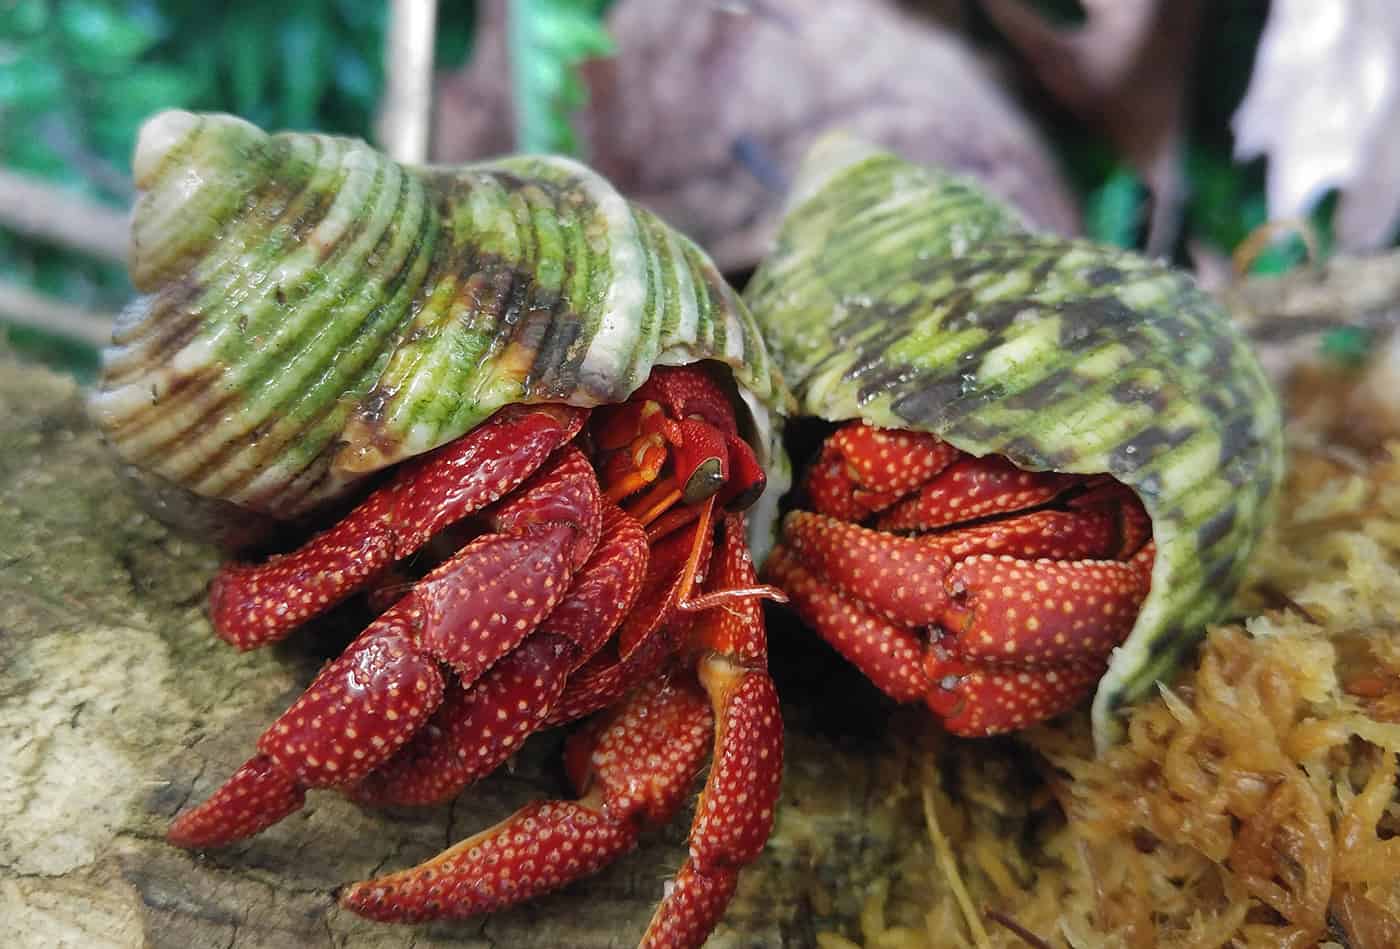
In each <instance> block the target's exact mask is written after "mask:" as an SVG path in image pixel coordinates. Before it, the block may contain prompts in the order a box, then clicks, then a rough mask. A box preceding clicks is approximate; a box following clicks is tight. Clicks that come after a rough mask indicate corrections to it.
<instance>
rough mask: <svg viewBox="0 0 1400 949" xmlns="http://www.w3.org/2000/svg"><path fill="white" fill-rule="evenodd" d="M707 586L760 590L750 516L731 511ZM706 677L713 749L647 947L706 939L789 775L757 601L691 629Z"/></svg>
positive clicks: (734, 604) (762, 840)
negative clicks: (748, 535) (679, 861)
mask: <svg viewBox="0 0 1400 949" xmlns="http://www.w3.org/2000/svg"><path fill="white" fill-rule="evenodd" d="M721 531H722V533H723V536H722V538H721V541H720V545H719V547H718V549H717V551H716V554H715V561H716V563H715V565H714V570H713V573H712V575H711V577H710V580H709V582H708V583H707V584H706V588H707V590H709V591H713V590H737V589H745V588H753V587H755V586H757V584H758V580H757V578H756V577H755V575H754V568H753V561H752V559H751V558H750V556H749V551H748V548H747V546H746V545H745V543H744V517H743V515H742V514H729V515H726V516H725V517H724V521H723V524H722V526H721ZM691 641H692V646H693V647H694V648H695V649H696V650H698V651H699V655H700V660H699V668H698V670H697V671H698V674H699V679H700V682H701V684H702V685H703V686H704V688H705V692H706V693H707V694H708V696H709V699H710V704H711V707H712V708H713V709H714V719H715V739H714V741H715V748H714V756H713V757H714V760H713V763H712V764H711V766H710V774H709V777H708V779H707V780H706V782H705V790H704V791H703V792H701V794H700V801H699V803H698V804H697V805H696V808H695V820H694V822H693V823H692V824H691V828H690V855H689V857H687V859H686V861H685V863H684V864H683V865H682V866H681V869H680V872H679V873H678V874H677V875H676V879H675V881H674V883H673V884H672V885H671V886H670V888H669V889H668V891H667V893H666V896H665V898H664V899H663V900H662V901H661V904H660V905H659V906H658V907H657V908H656V914H655V915H654V916H653V917H652V920H651V924H650V925H649V926H648V927H647V931H646V935H645V936H644V937H643V939H642V943H641V945H642V946H643V947H645V949H684V947H694V946H699V945H701V944H702V943H703V942H704V941H705V938H706V937H707V936H709V934H710V931H711V930H713V929H714V927H715V925H716V924H717V923H718V922H719V920H720V918H721V917H722V916H723V915H724V910H725V908H726V907H727V906H728V905H729V900H730V898H731V897H732V896H733V895H734V888H735V886H736V885H737V884H738V880H739V870H740V869H742V868H743V867H744V866H745V865H747V864H749V863H751V862H753V860H754V859H755V858H756V857H757V856H758V855H759V853H760V852H761V851H762V850H763V846H764V844H766V843H767V841H768V835H769V834H770V833H771V832H772V830H773V814H774V811H775V809H776V807H777V803H778V792H779V789H780V786H781V783H782V776H783V722H782V715H781V714H780V712H779V709H778V694H777V690H776V689H775V688H774V687H773V680H772V679H770V678H769V677H768V641H767V636H766V634H765V631H764V626H763V613H762V609H761V606H760V604H759V598H758V597H748V598H745V599H739V600H734V601H731V602H729V603H726V604H725V605H724V606H723V607H720V608H717V609H710V610H706V611H704V612H703V613H701V614H700V615H699V618H698V619H697V620H696V622H695V626H694V628H693V630H692V633H691Z"/></svg>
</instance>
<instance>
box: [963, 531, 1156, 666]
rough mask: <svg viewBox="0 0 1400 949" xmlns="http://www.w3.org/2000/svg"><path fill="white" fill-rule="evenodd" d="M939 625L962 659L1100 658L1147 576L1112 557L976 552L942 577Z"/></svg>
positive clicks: (1114, 641) (1126, 625)
mask: <svg viewBox="0 0 1400 949" xmlns="http://www.w3.org/2000/svg"><path fill="white" fill-rule="evenodd" d="M947 587H948V592H949V595H950V596H949V600H948V605H947V607H946V609H944V611H943V617H942V625H943V627H944V628H945V629H947V630H949V632H950V634H951V635H953V636H954V637H955V638H956V640H957V643H958V652H959V654H960V655H962V656H963V657H964V658H966V659H969V660H978V661H992V662H1015V663H1016V664H1017V665H1025V666H1037V665H1049V664H1056V663H1062V662H1070V661H1076V660H1081V659H1096V658H1099V657H1103V656H1107V655H1108V653H1109V652H1110V651H1111V650H1112V649H1113V647H1114V646H1117V645H1118V644H1119V643H1120V642H1122V641H1123V639H1124V638H1125V637H1126V636H1127V635H1128V633H1129V631H1131V630H1132V628H1133V623H1134V622H1136V620H1137V614H1138V610H1139V609H1140V608H1141V606H1142V601H1143V600H1144V599H1145V598H1146V596H1147V589H1148V579H1147V577H1146V576H1144V574H1143V571H1142V570H1140V569H1139V568H1137V567H1136V566H1135V565H1133V564H1131V563H1125V562H1123V561H1118V560H1072V561H1058V560H1016V559H1014V558H1012V557H1006V556H1001V557H996V556H993V555H991V554H981V555H979V556H976V557H970V558H968V559H967V560H964V561H962V562H961V563H959V564H957V565H956V566H955V567H954V568H953V570H952V572H951V573H950V574H949V575H948V580H947Z"/></svg>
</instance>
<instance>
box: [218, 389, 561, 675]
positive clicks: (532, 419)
mask: <svg viewBox="0 0 1400 949" xmlns="http://www.w3.org/2000/svg"><path fill="white" fill-rule="evenodd" d="M586 417H587V412H586V411H585V410H583V409H575V408H570V407H568V406H556V405H548V406H511V407H508V408H505V409H502V410H501V411H499V412H497V413H496V414H495V415H493V416H492V417H491V418H490V420H488V421H487V422H486V423H484V424H483V425H481V426H480V427H478V428H476V429H474V430H473V431H471V432H469V433H468V434H466V435H464V436H462V437H461V438H459V439H457V440H456V441H454V442H452V443H451V444H449V445H447V446H444V447H443V448H441V449H439V450H438V451H436V452H434V453H432V454H431V455H427V456H425V457H424V458H422V459H419V460H417V461H415V462H412V463H410V464H408V465H405V466H404V467H403V468H402V469H400V470H399V472H398V473H397V474H396V475H395V476H394V478H393V479H392V480H391V481H390V482H389V483H388V484H386V485H384V486H383V487H380V488H379V489H377V490H376V491H374V492H373V493H372V494H370V496H369V497H368V498H366V499H365V500H364V501H363V502H362V503H361V504H360V505H359V506H358V507H356V508H355V510H353V511H351V512H350V514H348V515H346V517H345V518H344V519H343V520H341V521H340V522H339V523H338V524H336V525H335V526H334V527H332V528H330V529H329V530H327V531H325V532H324V533H321V534H318V535H317V536H316V537H314V538H312V539H311V540H310V541H308V542H307V543H306V544H305V545H304V546H302V547H301V548H300V549H299V550H296V551H294V552H292V553H288V554H283V555H279V556H274V557H272V558H271V559H270V560H268V561H267V562H265V563H261V564H230V565H228V566H226V567H224V568H223V569H222V570H221V571H220V572H219V575H218V576H217V577H215V578H214V581H213V583H212V584H211V585H210V589H209V606H210V618H211V620H212V621H213V624H214V629H215V631H216V632H217V633H218V634H219V636H220V637H222V638H223V639H224V640H225V641H227V642H228V643H230V644H232V645H233V646H235V647H237V648H238V649H253V648H255V647H257V646H263V645H266V644H268V643H272V642H276V641H278V640H280V639H283V638H285V637H286V636H287V635H288V634H289V633H290V632H291V631H292V630H293V629H295V628H296V627H297V626H299V625H300V624H302V623H304V622H305V621H306V620H308V619H310V618H311V617H313V616H316V615H317V614H319V613H322V612H324V611H325V610H327V609H330V607H332V606H334V605H335V604H336V603H338V602H340V601H341V600H343V599H345V598H346V597H347V596H349V595H350V594H352V593H354V592H356V591H357V590H359V589H361V588H363V587H365V586H367V585H368V584H369V583H371V582H372V581H373V580H374V578H375V577H377V576H378V575H379V574H381V573H382V572H383V571H384V570H386V569H387V568H388V567H389V566H390V565H391V564H392V563H394V562H395V561H396V560H400V559H402V558H403V557H406V556H408V555H409V554H411V553H413V552H414V551H415V550H417V549H418V548H419V547H421V546H422V545H423V544H424V543H426V542H427V540H428V538H430V537H431V536H432V535H433V534H434V533H435V532H437V531H438V530H440V529H441V528H443V527H445V526H446V525H448V524H450V523H452V522H453V521H456V520H458V519H460V518H462V517H464V516H466V515H467V514H470V513H472V512H474V511H478V510H480V509H481V508H484V507H485V506H487V505H488V504H491V503H493V502H495V501H496V500H498V499H500V498H502V497H504V496H505V495H506V493H507V492H509V491H511V490H512V489H514V488H516V487H517V486H518V485H519V484H520V483H521V482H523V481H524V480H525V479H526V478H528V477H529V476H530V475H531V474H532V473H533V472H534V471H535V470H536V469H538V468H539V467H540V465H541V464H543V463H544V461H545V459H547V458H548V457H549V456H550V455H551V454H552V453H553V452H554V451H556V450H557V449H558V448H559V447H560V446H561V445H564V444H565V443H566V442H568V441H569V440H570V439H571V438H573V437H574V435H576V434H577V433H578V431H579V429H580V428H581V427H582V425H583V421H584V419H585V418H586Z"/></svg>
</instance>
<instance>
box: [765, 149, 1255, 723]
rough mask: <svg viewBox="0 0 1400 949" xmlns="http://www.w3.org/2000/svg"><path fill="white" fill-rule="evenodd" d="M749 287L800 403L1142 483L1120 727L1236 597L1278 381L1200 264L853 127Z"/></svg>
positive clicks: (1120, 679) (1110, 677) (808, 182)
mask: <svg viewBox="0 0 1400 949" xmlns="http://www.w3.org/2000/svg"><path fill="white" fill-rule="evenodd" d="M745 299H746V301H747V302H748V304H749V307H750V308H751V309H752V310H753V312H754V313H755V315H756V316H757V317H758V319H759V321H760V322H761V323H762V324H763V327H764V331H765V332H766V333H767V334H768V340H769V344H770V346H771V347H772V348H773V351H774V356H775V358H776V359H777V361H778V363H779V366H780V367H781V369H782V371H783V373H784V375H785V377H786V378H787V380H788V382H789V383H790V384H791V385H792V386H793V389H794V392H795V393H796V395H797V397H798V402H799V413H800V414H803V415H808V416H815V417H818V418H821V419H826V420H828V421H832V422H836V421H842V420H846V419H854V418H862V419H865V420H867V421H869V422H871V423H873V424H876V425H879V426H883V427H888V428H903V429H915V430H920V431H925V432H930V433H932V434H934V435H937V436H938V437H940V438H942V439H943V440H945V441H947V442H949V443H951V444H952V445H953V446H954V447H956V448H959V449H961V450H963V451H966V452H969V453H971V454H974V455H986V454H989V453H994V454H999V455H1003V456H1005V457H1007V458H1009V459H1010V460H1011V461H1012V462H1014V463H1015V464H1016V465H1017V466H1019V467H1021V468H1023V469H1028V470H1036V471H1044V470H1053V471H1060V472H1066V473H1074V474H1098V473H1105V472H1106V473H1108V474H1111V475H1113V476H1114V477H1115V478H1116V479H1117V480H1119V481H1121V482H1123V483H1124V484H1126V485H1128V486H1129V487H1130V488H1132V489H1133V490H1134V491H1135V492H1136V493H1137V494H1138V496H1139V497H1140V498H1141V499H1142V501H1143V504H1144V506H1145V507H1146V509H1147V511H1148V513H1149V515H1150V516H1151V518H1152V522H1153V536H1154V538H1155V541H1156V544H1157V554H1156V561H1155V567H1154V569H1153V574H1152V587H1151V592H1150V593H1149V595H1148V598H1147V601H1146V603H1145V604H1144V606H1143V608H1142V610H1141V613H1140V614H1139V616H1138V619H1137V623H1136V625H1135V626H1134V627H1133V630H1132V632H1131V634H1130V635H1129V637H1128V639H1127V640H1126V641H1125V642H1124V643H1123V645H1122V646H1120V647H1119V648H1118V649H1117V650H1116V652H1115V654H1114V656H1113V658H1112V660H1111V662H1110V665H1109V668H1108V671H1107V673H1106V674H1105V675H1104V677H1103V678H1102V679H1101V680H1100V684H1099V688H1098V692H1097V695H1096V698H1095V701H1094V730H1095V736H1096V738H1097V739H1098V741H1099V742H1100V744H1104V743H1106V742H1109V741H1112V740H1113V739H1114V738H1115V737H1116V736H1117V735H1118V734H1119V732H1120V729H1121V723H1120V721H1119V714H1120V713H1121V711H1122V708H1123V706H1124V705H1125V704H1126V703H1128V702H1131V701H1133V700H1134V699H1135V698H1137V697H1139V696H1141V695H1143V694H1144V693H1145V692H1147V691H1148V690H1149V689H1151V688H1152V686H1153V684H1154V683H1155V682H1156V681H1157V680H1165V679H1169V678H1170V676H1171V673H1172V671H1173V669H1174V668H1175V667H1176V665H1177V663H1178V662H1179V661H1180V660H1181V659H1182V658H1183V654H1184V653H1185V652H1186V651H1187V650H1189V649H1190V648H1191V647H1192V646H1193V645H1194V644H1195V643H1196V642H1197V640H1198V639H1199V637H1200V636H1201V635H1202V633H1203V631H1204V627H1205V625H1206V624H1207V623H1209V622H1211V621H1213V620H1215V619H1217V618H1218V617H1219V616H1220V614H1221V611H1222V610H1223V609H1224V608H1225V606H1226V604H1227V603H1228V602H1229V600H1230V598H1231V596H1232V594H1233V592H1234V590H1235V588H1236V587H1237V585H1238V583H1239V581H1240V579H1241V575H1242V573H1243V571H1244V567H1245V563H1246V560H1247V558H1248V556H1249V553H1250V551H1251V549H1252V548H1253V547H1254V545H1255V542H1256V540H1257V539H1258V536H1259V534H1260V532H1261V530H1262V528H1263V525H1264V523H1265V521H1266V520H1267V517H1268V512H1269V510H1270V507H1271V504H1270V502H1271V499H1272V498H1273V496H1274V495H1275V493H1276V489H1277V487H1278V483H1279V480H1280V477H1281V470H1282V444H1281V442H1282V438H1281V428H1282V423H1281V418H1280V413H1279V406H1278V402H1277V400H1276V398H1275V396H1274V394H1273V392H1272V390H1271V389H1270V387H1269V385H1268V383H1267V381H1266V379H1265V377H1264V374H1263V372H1262V371H1261V369H1260V367H1259V364H1258V363H1257V361H1256V359H1255V357H1254V355H1253V354H1252V352H1251V351H1250V350H1249V348H1248V346H1247V345H1246V344H1245V342H1244V340H1243V339H1242V337H1241V336H1240V334H1239V333H1238V332H1237V331H1236V330H1235V329H1234V327H1233V326H1232V325H1231V323H1230V321H1229V319H1228V317H1227V315H1226V314H1225V313H1224V311H1223V310H1222V309H1221V308H1220V307H1219V306H1217V305H1216V304H1215V303H1214V302H1212V301H1211V300H1210V299H1209V298H1208V297H1207V296H1206V295H1205V294H1203V293H1202V292H1201V291H1200V290H1199V289H1197V287H1196V286H1195V284H1194V283H1193V282H1192V281H1191V280H1190V279H1189V278H1188V277H1186V276H1185V275H1183V274H1180V273H1177V272H1175V271H1173V270H1170V269H1168V268H1166V267H1164V266H1162V265H1159V264H1156V263H1152V262H1149V261H1147V260H1145V259H1143V258H1141V257H1139V256H1137V255H1134V254H1132V253H1128V252H1125V251H1122V250H1117V249H1113V248H1109V247H1104V246H1100V245H1097V244H1093V243H1090V242H1087V241H1082V240H1068V239H1064V238H1061V237H1053V236H1046V235H1039V234H1034V233H1031V232H1030V231H1028V230H1027V228H1026V227H1025V226H1024V224H1023V223H1022V221H1021V219H1020V218H1019V216H1017V215H1016V214H1015V213H1014V212H1013V211H1011V210H1009V209H1007V208H1005V207H1004V206H1001V205H999V204H997V203H996V202H994V201H993V200H992V199H991V198H989V197H988V196H987V195H985V194H984V193H983V192H982V191H981V190H979V189H978V188H977V187H976V186H975V185H973V184H972V183H970V182H969V181H966V180H964V179H961V178H958V177H954V176H952V175H949V174H946V173H943V172H941V171H938V170H934V169H930V168H923V167H918V166H915V165H912V164H909V163H908V162H905V161H903V160H901V159H899V158H897V157H895V156H894V155H890V154H886V153H882V152H879V151H876V150H874V149H873V148H871V147H870V146H867V145H864V144H862V143H860V142H856V141H854V140H851V139H849V138H845V137H840V136H836V137H830V138H828V139H826V140H824V141H823V142H821V143H819V144H818V146H817V147H816V148H815V149H814V151H813V152H812V154H811V155H810V156H809V157H808V159H807V161H806V164H805V166H804V168H803V170H802V172H801V175H800V178H799V180H798V181H797V182H796V185H795V188H794V194H793V197H792V199H791V205H790V209H789V213H788V215H787V217H786V219H785V221H784V223H783V226H782V229H781V232H780V234H779V236H778V238H777V246H776V249H775V251H774V252H773V253H772V254H771V255H770V256H769V257H768V258H767V259H766V260H765V261H764V263H763V264H762V265H761V266H760V268H759V270H758V272H757V273H756V274H755V275H754V278H753V280H752V282H751V283H750V285H749V289H748V290H747V291H746V293H745Z"/></svg>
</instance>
